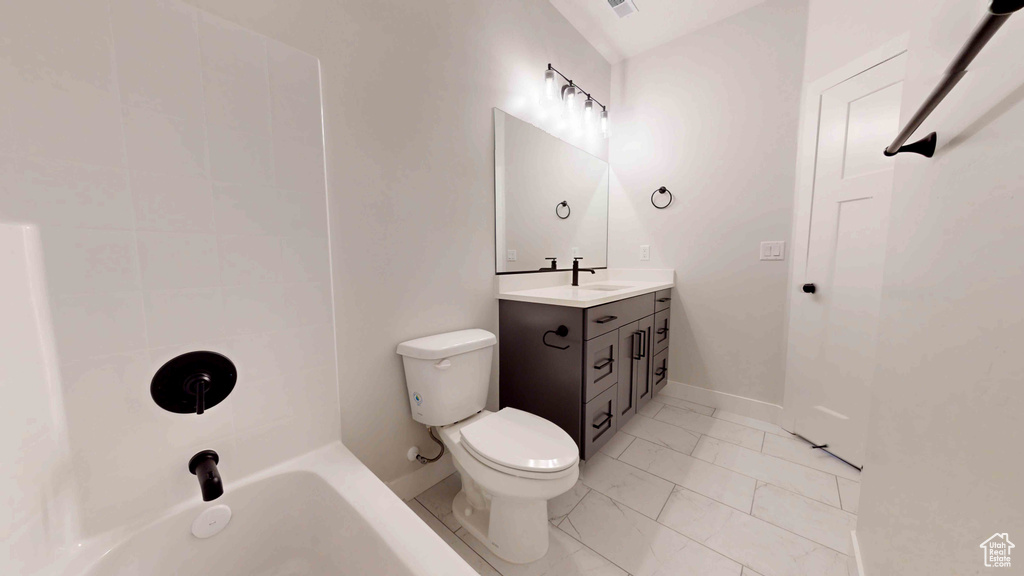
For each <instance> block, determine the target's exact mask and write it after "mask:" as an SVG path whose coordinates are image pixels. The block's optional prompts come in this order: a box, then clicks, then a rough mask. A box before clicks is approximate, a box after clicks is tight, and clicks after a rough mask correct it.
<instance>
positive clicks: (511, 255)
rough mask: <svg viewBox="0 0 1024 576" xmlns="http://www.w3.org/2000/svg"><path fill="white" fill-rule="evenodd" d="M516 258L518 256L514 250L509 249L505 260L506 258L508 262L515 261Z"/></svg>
mask: <svg viewBox="0 0 1024 576" xmlns="http://www.w3.org/2000/svg"><path fill="white" fill-rule="evenodd" d="M518 259H519V256H518V255H517V254H516V251H515V250H509V251H508V254H507V255H506V256H505V260H508V261H509V262H515V261H516V260H518Z"/></svg>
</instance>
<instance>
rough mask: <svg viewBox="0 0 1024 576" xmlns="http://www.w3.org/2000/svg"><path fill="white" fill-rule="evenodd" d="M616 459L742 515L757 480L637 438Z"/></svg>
mask: <svg viewBox="0 0 1024 576" xmlns="http://www.w3.org/2000/svg"><path fill="white" fill-rule="evenodd" d="M619 459H620V460H622V461H623V462H626V463H627V464H631V465H633V466H636V467H637V468H640V469H642V470H646V471H648V472H650V473H651V474H654V475H655V476H659V477H661V478H664V479H665V480H668V481H669V482H674V483H676V484H679V485H680V486H685V487H687V488H689V489H690V490H693V491H694V492H698V493H700V494H703V495H705V496H707V497H708V498H712V499H714V500H717V501H719V502H721V503H723V504H728V505H729V506H732V507H733V508H736V509H738V510H742V511H743V512H748V511H750V504H751V501H752V500H753V499H754V486H755V485H756V483H757V480H754V479H753V478H751V477H749V476H744V475H742V474H738V473H736V472H733V471H732V470H726V469H725V468H722V467H719V466H715V465H714V464H709V463H707V462H705V461H703V460H698V459H697V458H694V457H692V456H687V455H686V454H680V453H678V452H675V451H674V450H669V449H668V448H665V447H663V446H658V445H657V444H652V443H650V442H648V441H646V440H643V439H639V438H638V439H637V440H636V442H634V443H633V444H632V445H630V447H629V449H627V450H626V451H625V452H623V453H622V456H620V457H619Z"/></svg>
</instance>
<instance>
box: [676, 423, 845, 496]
mask: <svg viewBox="0 0 1024 576" xmlns="http://www.w3.org/2000/svg"><path fill="white" fill-rule="evenodd" d="M693 457H694V458H699V459H701V460H704V461H706V462H710V463H712V464H717V465H719V466H721V467H723V468H728V469H729V470H732V471H734V472H739V473H740V474H745V475H747V476H751V477H753V478H757V479H758V480H761V481H762V482H767V483H769V484H774V485H776V486H779V487H781V488H785V489H786V490H789V491H791V492H796V493H797V494H803V495H804V496H807V497H808V498H813V499H814V500H818V501H820V502H824V503H826V504H829V505H831V506H836V507H839V489H838V488H837V486H836V477H835V476H833V475H831V474H826V473H825V472H822V471H820V470H814V469H811V468H808V467H806V466H801V465H799V464H794V463H793V462H790V461H789V460H783V459H781V458H776V457H774V456H769V455H767V454H762V453H760V452H755V451H753V450H748V449H746V448H743V447H740V446H737V445H735V444H730V443H729V442H722V441H720V440H716V439H714V438H710V437H708V436H704V437H702V438H701V439H700V442H699V443H698V444H697V447H696V448H695V449H694V450H693Z"/></svg>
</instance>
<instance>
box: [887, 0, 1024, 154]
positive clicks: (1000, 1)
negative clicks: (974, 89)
mask: <svg viewBox="0 0 1024 576" xmlns="http://www.w3.org/2000/svg"><path fill="white" fill-rule="evenodd" d="M1021 8H1024V0H992V4H991V5H990V6H989V9H988V14H986V15H985V18H984V19H983V20H982V21H981V23H980V24H978V27H977V28H975V29H974V32H973V33H972V34H971V37H970V38H969V39H968V40H967V42H966V43H965V44H964V45H963V47H962V48H960V52H958V53H957V55H956V57H955V58H953V62H952V63H951V64H950V65H949V68H947V69H946V73H945V75H944V76H943V77H942V81H941V82H939V85H938V86H936V87H935V89H934V90H932V93H931V94H929V95H928V99H927V100H925V101H924V104H921V107H920V108H918V109H917V112H915V113H914V115H913V116H912V117H911V118H910V121H909V122H907V125H906V126H905V127H904V128H903V130H901V131H900V133H899V135H897V136H896V139H895V140H893V141H892V144H889V147H888V148H886V149H885V152H884V154H885V155H886V156H895V155H897V154H899V153H900V152H913V153H915V154H920V155H922V156H924V157H926V158H931V157H932V156H933V155H934V154H935V144H936V143H937V142H938V137H937V135H936V134H935V132H932V133H931V134H929V135H927V136H925V137H924V138H923V139H921V140H918V141H917V142H914V143H912V144H907V145H906V146H904V144H906V143H907V140H909V139H910V137H911V136H913V135H914V132H916V131H917V129H918V128H920V127H921V124H924V121H925V120H926V119H927V118H928V116H929V115H931V113H932V112H934V111H935V109H936V108H937V107H938V106H939V104H940V103H942V101H943V100H944V99H945V98H946V96H948V95H949V93H950V92H952V91H953V88H954V87H956V85H957V83H959V82H960V80H962V79H963V77H964V76H965V75H966V74H967V67H968V66H970V64H971V62H973V61H974V59H975V58H976V57H977V56H978V54H979V53H981V50H982V48H984V47H985V45H986V44H988V42H989V40H991V39H992V37H993V36H995V35H996V32H998V31H999V29H1000V28H1002V26H1003V24H1006V21H1007V20H1009V19H1010V16H1012V15H1013V14H1014V13H1015V12H1017V11H1018V10H1020V9H1021Z"/></svg>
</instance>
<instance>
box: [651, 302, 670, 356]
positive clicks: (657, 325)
mask: <svg viewBox="0 0 1024 576" xmlns="http://www.w3.org/2000/svg"><path fill="white" fill-rule="evenodd" d="M671 314H672V311H671V310H662V311H661V312H658V313H657V314H655V315H654V335H653V337H652V338H651V339H652V340H653V341H654V345H653V346H652V347H651V348H653V350H654V353H655V354H657V353H659V352H661V351H662V350H664V349H666V348H668V337H669V320H670V319H671V318H670V316H671Z"/></svg>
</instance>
